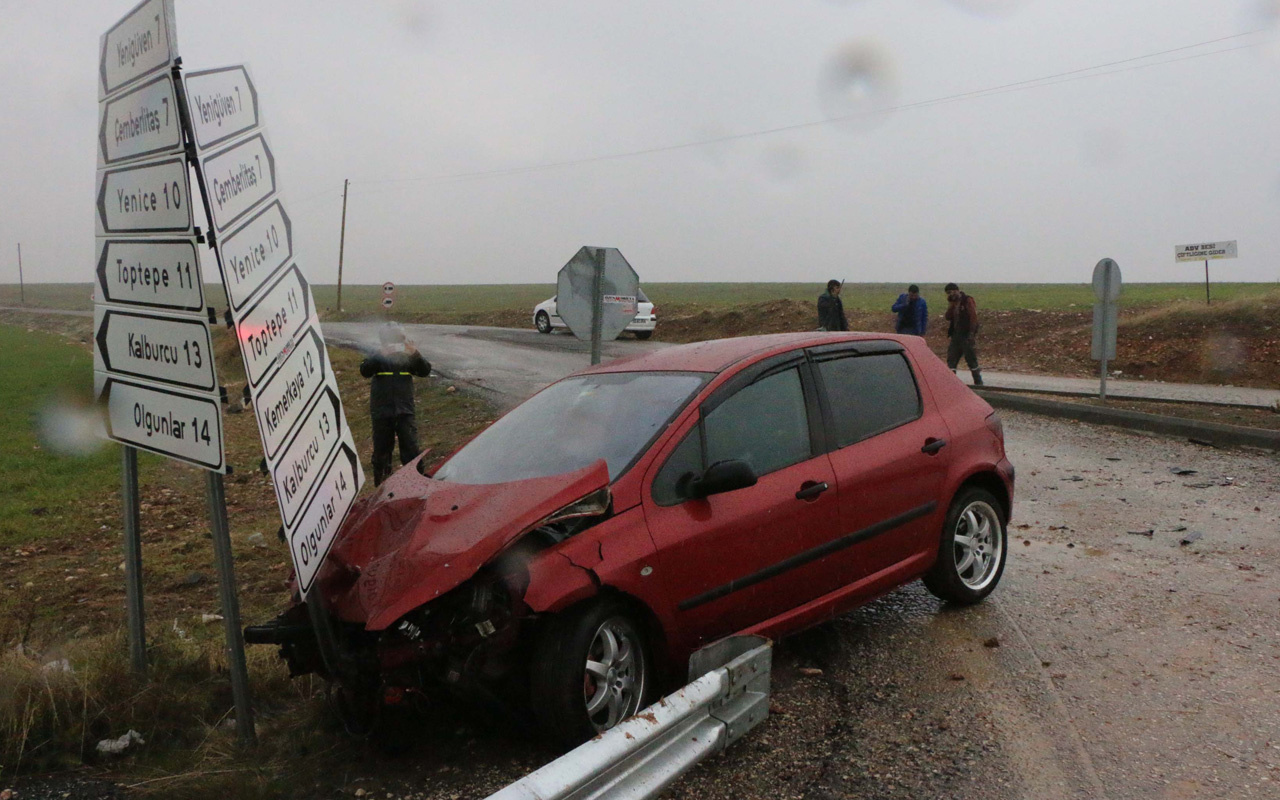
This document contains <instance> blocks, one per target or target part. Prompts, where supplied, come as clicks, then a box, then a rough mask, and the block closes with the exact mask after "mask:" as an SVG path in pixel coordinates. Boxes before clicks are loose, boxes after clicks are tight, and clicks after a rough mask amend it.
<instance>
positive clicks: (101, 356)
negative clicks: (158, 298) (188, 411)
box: [93, 305, 218, 392]
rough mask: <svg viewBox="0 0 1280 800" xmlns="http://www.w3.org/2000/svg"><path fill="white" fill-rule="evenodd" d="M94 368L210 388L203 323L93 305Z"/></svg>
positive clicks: (207, 343)
mask: <svg viewBox="0 0 1280 800" xmlns="http://www.w3.org/2000/svg"><path fill="white" fill-rule="evenodd" d="M93 318H94V319H93V323H94V324H93V327H94V330H95V331H96V334H95V336H94V341H95V343H96V344H97V347H95V348H94V349H93V358H94V369H96V370H99V371H102V372H110V373H112V374H116V375H130V376H133V377H135V378H144V379H146V380H150V381H156V382H158V383H167V384H172V385H174V386H184V387H187V388H190V389H202V390H204V391H208V392H212V391H214V390H215V389H217V386H218V381H217V377H216V376H215V375H214V371H213V344H212V342H211V341H210V338H209V325H208V323H206V322H205V321H204V320H202V319H192V318H190V317H167V316H162V315H159V314H147V313H140V312H135V311H125V310H122V309H116V308H111V307H109V306H102V305H96V306H94V309H93Z"/></svg>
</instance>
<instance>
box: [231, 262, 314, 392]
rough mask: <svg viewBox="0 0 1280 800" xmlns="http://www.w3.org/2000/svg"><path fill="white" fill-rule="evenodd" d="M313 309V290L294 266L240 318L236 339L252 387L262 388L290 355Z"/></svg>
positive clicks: (296, 266) (295, 265)
mask: <svg viewBox="0 0 1280 800" xmlns="http://www.w3.org/2000/svg"><path fill="white" fill-rule="evenodd" d="M314 308H315V304H314V303H312V302H311V288H310V287H309V286H308V285H307V280H306V278H303V277H302V270H300V269H298V265H297V264H294V265H292V266H290V267H289V268H288V269H286V270H285V271H284V274H282V275H281V276H280V277H279V278H278V279H277V280H276V282H275V283H273V284H272V285H271V286H270V287H268V288H267V289H266V290H265V291H264V292H263V293H262V295H261V296H260V297H259V298H258V300H257V301H256V302H255V303H253V305H251V306H249V308H248V309H247V310H246V311H245V312H244V314H242V315H241V316H240V319H239V320H238V321H237V323H236V336H237V338H238V339H239V340H240V352H241V354H242V355H243V356H244V366H245V373H246V374H247V375H248V377H249V385H250V386H253V387H257V386H258V385H259V384H261V383H262V380H263V379H264V378H265V377H266V376H267V375H268V374H269V373H270V372H271V370H272V369H274V367H275V365H276V364H278V363H280V361H281V360H282V359H283V357H284V356H285V355H287V354H288V353H287V351H288V349H289V348H290V347H291V346H292V345H293V341H294V338H295V337H296V336H297V335H298V333H299V332H300V331H301V330H302V328H303V326H305V325H306V324H307V321H308V319H310V317H311V313H312V309H314Z"/></svg>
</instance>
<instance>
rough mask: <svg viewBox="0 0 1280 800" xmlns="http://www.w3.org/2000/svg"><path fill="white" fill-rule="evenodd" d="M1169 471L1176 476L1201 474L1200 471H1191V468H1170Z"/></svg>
mask: <svg viewBox="0 0 1280 800" xmlns="http://www.w3.org/2000/svg"><path fill="white" fill-rule="evenodd" d="M1169 471H1170V472H1172V473H1173V474H1174V475H1195V474H1197V473H1198V472H1199V470H1195V469H1191V468H1190V467H1169Z"/></svg>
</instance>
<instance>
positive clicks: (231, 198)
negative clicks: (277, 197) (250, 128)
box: [200, 133, 276, 232]
mask: <svg viewBox="0 0 1280 800" xmlns="http://www.w3.org/2000/svg"><path fill="white" fill-rule="evenodd" d="M200 168H201V169H202V170H203V171H204V183H205V188H206V189H207V190H208V192H209V198H208V199H209V208H210V209H212V211H213V225H214V227H215V228H217V229H218V231H219V232H222V231H225V230H227V229H228V228H230V227H231V226H232V225H235V224H236V223H237V222H239V221H240V220H241V219H244V218H245V216H246V215H248V213H249V212H250V211H252V210H253V209H254V208H255V207H257V206H258V204H259V203H261V202H262V201H264V200H266V199H267V198H268V197H270V196H271V195H272V194H273V193H274V192H275V190H276V161H275V156H273V155H271V148H270V147H269V146H268V145H267V140H266V137H264V136H263V135H262V134H261V133H255V134H254V135H252V136H250V137H248V138H247V139H242V140H240V141H239V142H236V143H235V144H233V145H231V146H229V147H227V148H225V149H223V150H219V151H218V152H216V153H214V154H213V155H209V156H204V157H202V158H201V159H200Z"/></svg>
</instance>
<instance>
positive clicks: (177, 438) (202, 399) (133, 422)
mask: <svg viewBox="0 0 1280 800" xmlns="http://www.w3.org/2000/svg"><path fill="white" fill-rule="evenodd" d="M94 383H95V385H96V386H97V394H98V396H99V397H100V398H102V399H104V400H105V402H106V405H107V436H108V437H110V438H112V439H114V440H116V441H117V442H122V443H124V444H129V445H133V446H134V447H140V448H142V449H143V450H150V451H151V452H153V453H160V454H161V455H165V456H169V457H170V458H177V459H180V460H182V461H186V462H189V463H191V464H195V465H196V466H199V467H204V468H205V469H211V470H213V471H214V472H226V458H225V456H224V453H223V447H222V409H221V407H220V406H219V404H218V399H217V397H215V396H211V395H199V394H190V393H187V392H180V391H176V390H173V389H165V388H161V387H159V386H147V385H146V384H142V383H134V382H132V381H124V380H120V379H119V378H116V377H114V376H111V375H107V374H105V373H102V372H95V373H94Z"/></svg>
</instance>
